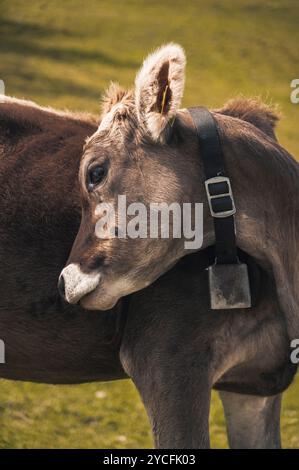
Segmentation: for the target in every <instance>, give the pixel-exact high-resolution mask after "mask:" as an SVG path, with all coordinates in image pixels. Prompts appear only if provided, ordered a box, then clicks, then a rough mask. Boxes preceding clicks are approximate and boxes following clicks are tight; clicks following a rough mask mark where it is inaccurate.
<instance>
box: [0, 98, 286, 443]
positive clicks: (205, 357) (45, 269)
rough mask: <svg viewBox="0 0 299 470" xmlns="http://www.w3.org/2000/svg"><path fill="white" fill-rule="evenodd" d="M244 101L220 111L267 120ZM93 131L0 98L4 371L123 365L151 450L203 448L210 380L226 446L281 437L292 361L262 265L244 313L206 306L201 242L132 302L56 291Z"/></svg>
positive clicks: (25, 375)
mask: <svg viewBox="0 0 299 470" xmlns="http://www.w3.org/2000/svg"><path fill="white" fill-rule="evenodd" d="M246 107H247V105H245V104H244V105H243V106H240V107H239V108H236V107H235V105H233V104H231V105H230V106H229V107H228V109H227V110H226V111H225V114H229V113H231V114H232V115H235V116H236V115H237V116H239V117H240V118H243V117H244V118H245V119H248V120H257V122H258V124H260V126H261V127H262V126H263V123H265V125H267V126H269V119H268V117H267V113H266V111H265V110H260V109H259V108H258V107H256V106H255V108H254V109H251V111H250V112H248V113H246V111H245V108H246ZM243 114H245V116H243ZM242 123H244V125H246V123H245V122H243V121H242ZM270 127H271V126H270ZM96 128H97V125H96V120H95V119H94V118H93V117H92V116H87V115H78V114H66V113H61V112H57V111H54V110H52V109H46V108H41V107H39V106H37V105H35V104H34V103H31V102H28V101H21V100H16V99H13V98H7V97H1V100H0V156H1V159H0V183H1V186H0V187H1V190H0V202H1V212H0V219H1V223H0V236H1V243H0V259H1V284H0V285H1V301H0V338H2V339H3V340H4V342H5V347H6V363H5V364H0V368H1V369H0V370H1V377H3V378H7V379H14V380H15V379H17V380H30V381H36V382H46V383H80V382H89V381H101V380H110V379H121V378H124V377H126V373H125V371H124V370H123V366H124V368H125V370H126V372H127V373H128V374H129V375H130V376H131V377H132V379H133V380H134V382H135V383H136V385H137V387H138V389H139V390H140V391H141V395H142V398H143V400H144V402H145V405H146V408H147V410H148V413H149V416H150V419H151V422H152V425H153V432H154V436H155V440H156V445H157V446H160V447H207V446H208V442H209V436H208V415H209V400H210V392H211V387H212V386H214V387H215V388H218V389H221V390H224V391H225V392H223V393H224V395H223V401H224V406H225V411H226V414H227V425H228V432H229V439H230V443H231V446H234V447H236V446H239V447H240V446H243V447H244V446H245V447H277V446H279V442H280V441H279V409H280V392H282V391H283V390H284V389H285V388H286V387H287V386H288V385H289V383H290V381H291V380H292V376H293V373H294V369H293V367H292V366H291V365H290V364H289V361H288V358H289V338H288V335H287V333H286V326H285V321H284V318H283V316H282V315H281V312H280V310H279V308H278V307H277V305H278V304H277V298H276V292H275V287H274V283H273V280H272V277H271V276H269V275H268V274H267V273H266V271H265V270H262V271H261V281H260V289H259V290H258V289H257V292H256V302H255V303H256V306H255V307H254V308H253V309H252V310H250V311H245V310H244V311H235V312H234V311H227V312H225V311H224V312H217V313H215V312H211V311H210V309H209V300H208V290H207V280H206V273H205V269H204V268H205V267H206V266H207V265H209V264H210V263H211V259H212V258H213V253H212V252H211V251H210V249H208V250H205V251H204V252H199V253H195V254H192V255H191V256H187V257H185V258H184V259H182V260H181V261H180V262H179V263H177V265H176V266H175V267H174V268H173V269H171V270H170V271H169V272H168V273H166V274H164V275H163V276H161V277H160V279H158V280H157V281H156V282H155V283H153V284H152V285H151V286H150V287H149V288H147V289H145V290H143V291H140V292H138V293H136V294H134V295H131V296H130V297H129V299H130V304H129V303H128V302H127V299H128V298H126V299H125V300H121V301H119V302H118V304H117V306H116V307H114V308H113V309H112V310H109V311H101V312H99V311H94V312H91V311H86V310H84V309H83V308H82V307H80V306H79V305H69V304H67V303H66V302H64V301H63V300H62V299H61V298H60V297H59V295H58V293H57V277H58V275H59V272H60V271H61V269H62V267H63V265H64V264H65V262H66V260H67V257H68V254H69V251H70V249H71V246H72V243H73V240H74V238H75V235H76V233H77V231H78V227H79V223H80V214H81V209H80V201H79V184H78V181H77V174H78V169H79V163H80V158H81V151H82V146H83V143H84V141H85V138H86V136H89V135H92V134H93V133H94V132H95V131H96ZM271 129H272V127H271ZM255 270H256V268H255V267H254V266H253V273H254V272H255ZM253 278H254V279H256V276H253ZM253 289H254V286H253ZM126 318H127V322H126V325H125V332H123V327H124V323H125V320H126ZM120 347H121V361H122V364H121V362H120V359H119V351H120ZM239 406H241V410H242V411H240V407H239Z"/></svg>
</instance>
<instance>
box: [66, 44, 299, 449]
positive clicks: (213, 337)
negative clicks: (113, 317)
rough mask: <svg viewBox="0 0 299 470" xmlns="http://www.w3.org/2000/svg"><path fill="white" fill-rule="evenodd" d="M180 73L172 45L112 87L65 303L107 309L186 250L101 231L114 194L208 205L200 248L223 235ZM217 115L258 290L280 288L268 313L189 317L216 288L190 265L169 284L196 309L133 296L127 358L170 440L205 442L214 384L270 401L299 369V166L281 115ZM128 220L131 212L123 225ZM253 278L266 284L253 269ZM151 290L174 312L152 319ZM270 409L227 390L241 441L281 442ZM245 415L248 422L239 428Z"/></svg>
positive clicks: (233, 428)
mask: <svg viewBox="0 0 299 470" xmlns="http://www.w3.org/2000/svg"><path fill="white" fill-rule="evenodd" d="M184 68H185V55H184V51H183V50H182V48H181V47H180V46H178V45H175V44H169V45H166V46H164V47H162V48H160V49H158V50H157V51H156V52H155V53H153V54H152V55H150V56H149V57H148V58H147V59H146V60H145V62H144V64H143V66H142V68H141V70H140V72H139V73H138V75H137V77H136V82H135V90H134V91H125V90H122V89H120V88H118V87H116V86H112V87H111V88H110V89H109V90H108V92H107V95H106V100H105V103H104V109H103V114H102V117H101V123H100V125H99V128H98V129H97V131H96V132H95V133H94V134H93V136H92V137H90V139H89V140H88V141H87V144H86V146H85V149H84V154H83V158H82V160H81V165H80V172H79V181H80V190H81V199H82V207H83V212H82V220H81V226H80V230H79V232H78V235H77V238H76V240H75V243H74V245H73V248H72V252H71V254H70V257H69V260H68V262H67V265H66V267H65V268H64V270H63V271H62V274H61V276H60V290H61V292H62V295H63V296H64V297H65V298H66V299H67V300H68V301H69V302H70V303H77V302H80V304H81V305H82V306H84V307H85V308H87V309H101V310H106V309H109V308H112V307H113V306H114V305H116V303H117V301H118V300H119V299H120V298H121V297H123V296H126V295H128V294H131V293H133V292H135V291H139V290H141V289H143V288H145V287H146V286H148V285H149V284H152V283H153V282H154V281H155V280H156V279H157V278H159V277H160V276H161V275H162V274H163V273H165V272H167V271H168V270H169V269H170V268H171V267H173V265H174V264H175V263H176V262H178V260H180V259H181V258H182V257H184V256H185V255H186V254H188V250H187V249H186V247H185V241H186V240H185V239H184V237H175V236H170V237H168V238H162V237H160V238H159V237H158V238H155V237H150V236H144V237H140V238H135V237H123V235H122V234H121V236H119V227H120V223H119V218H118V219H117V220H114V221H113V222H112V223H110V219H109V220H107V221H105V224H104V225H103V230H104V232H105V231H106V232H105V233H106V236H105V237H99V236H98V233H97V226H98V224H99V222H101V220H102V219H104V220H106V219H105V218H107V210H103V209H102V203H103V202H105V203H106V204H109V205H110V207H111V206H112V207H117V205H118V197H119V195H126V197H127V202H128V204H131V203H135V202H136V201H137V202H138V203H143V205H144V206H145V207H148V206H149V205H150V204H151V203H152V202H154V203H161V202H164V203H167V205H170V204H172V203H174V202H176V203H179V204H180V205H181V206H182V205H183V204H184V203H186V202H188V203H192V204H195V203H196V202H198V201H201V202H203V203H204V214H203V222H204V242H203V246H202V249H206V248H207V247H209V246H212V245H213V243H214V230H213V224H212V218H211V216H210V214H209V211H208V208H207V204H205V201H206V195H205V189H204V185H203V183H202V182H203V180H204V176H203V166H202V162H201V161H200V158H199V155H200V148H199V142H198V138H197V134H196V132H195V129H194V123H193V121H192V119H191V116H190V114H189V112H188V110H184V109H181V110H180V109H179V106H180V102H181V98H182V95H183V88H184V79H185V71H184ZM214 117H215V120H216V122H217V125H218V128H219V134H220V138H221V142H222V148H223V153H224V157H225V161H226V167H227V169H228V174H229V175H230V178H231V181H232V186H233V192H234V196H235V201H236V205H237V214H236V226H237V242H238V246H239V248H240V249H242V250H243V251H244V252H245V253H246V254H247V256H249V257H250V259H251V260H253V262H254V263H256V264H259V266H260V267H261V268H262V270H263V276H262V277H263V278H264V285H263V288H262V289H263V295H266V297H267V296H268V295H269V296H270V297H271V296H272V302H274V303H273V304H272V309H270V310H268V308H267V307H265V310H266V311H267V314H266V318H267V320H266V319H265V317H264V314H265V310H264V307H262V305H263V303H261V301H258V302H257V304H256V308H257V310H255V311H254V310H251V311H246V310H245V311H237V312H236V311H235V312H226V313H225V312H221V314H220V313H219V312H218V313H217V316H216V314H215V312H209V313H208V314H207V315H204V314H200V315H199V317H196V315H195V313H194V312H195V311H196V312H199V311H202V308H203V303H200V302H198V303H197V302H196V301H195V298H196V292H197V293H198V292H199V291H201V292H202V301H203V299H204V297H205V292H206V291H207V286H206V284H205V282H204V279H202V283H201V284H200V283H199V282H198V283H192V281H191V279H190V276H191V274H189V271H188V275H187V274H184V275H183V274H182V275H181V277H179V279H178V280H177V282H176V281H175V280H173V278H172V276H173V275H172V274H168V275H166V279H169V278H170V279H171V284H172V292H173V295H174V296H177V295H180V293H181V297H180V301H179V306H180V308H181V307H182V306H183V305H184V306H185V309H187V310H188V306H187V303H189V308H190V311H192V315H191V314H190V317H189V315H188V314H186V313H185V314H184V316H183V315H182V312H180V317H179V319H178V315H177V314H174V315H173V314H171V313H170V311H169V308H168V303H169V297H168V296H167V295H166V293H165V298H166V300H163V299H161V293H159V294H157V296H155V293H154V292H155V288H156V284H154V286H152V287H150V288H148V289H146V290H145V291H143V292H142V293H141V294H135V296H134V299H133V301H132V304H131V306H132V305H134V306H136V305H137V306H138V308H135V309H134V312H138V315H136V314H131V315H129V318H128V323H127V326H126V329H125V334H124V337H123V341H122V346H121V360H122V363H123V366H124V368H125V370H126V372H127V373H128V374H129V375H130V376H131V377H132V378H133V380H134V382H135V383H136V385H137V387H138V389H139V391H140V393H141V396H142V398H143V401H144V403H145V406H146V408H147V410H148V413H149V416H150V418H151V422H152V426H153V430H154V435H155V440H156V443H157V445H158V446H161V447H163V446H166V447H167V446H178V447H185V446H189V447H191V446H196V445H197V446H206V445H207V443H208V432H207V422H208V409H209V406H208V404H209V397H210V389H211V387H212V386H214V385H215V384H216V386H217V387H218V388H222V389H225V390H226V391H227V390H228V391H241V392H243V393H246V394H248V393H254V394H257V395H258V394H263V395H271V394H272V393H277V391H278V389H277V385H278V383H280V384H281V383H282V382H284V379H286V377H288V379H287V380H286V381H287V382H288V380H289V378H290V376H289V375H288V374H289V373H290V375H292V374H291V371H294V369H295V365H293V364H291V362H290V352H291V350H290V344H291V340H292V339H294V338H296V337H298V335H299V317H298V308H299V300H298V290H297V287H298V249H297V248H298V241H297V237H296V235H297V234H298V207H299V191H298V181H299V179H298V177H299V168H298V164H297V163H296V162H295V160H294V159H293V158H292V157H291V156H290V155H289V154H288V153H287V152H286V151H285V150H284V149H283V148H282V147H281V146H280V145H279V144H278V142H277V140H276V139H275V136H274V124H275V122H276V120H277V118H276V115H275V114H274V113H273V112H272V111H271V110H269V109H268V108H267V107H265V106H264V105H259V104H258V103H256V102H238V103H237V104H234V103H233V104H230V105H228V106H227V107H226V108H224V109H222V110H220V111H218V112H215V113H214ZM290 194H291V196H290ZM99 208H100V209H99ZM130 215H132V214H130ZM130 215H129V214H126V223H127V226H129V224H130V222H131V220H132V218H131V217H130ZM119 217H120V216H119ZM113 230H114V234H113V235H112V233H113ZM115 234H116V236H114V235H115ZM190 272H191V270H190ZM252 277H253V280H257V273H256V272H255V273H254V274H253V276H252ZM163 279H165V278H163ZM160 282H162V281H160ZM164 282H165V281H164ZM190 286H192V288H190ZM203 286H205V287H204V288H203ZM228 289H229V286H227V290H228ZM270 292H271V293H270ZM191 294H193V297H191ZM146 296H148V302H147V303H146V305H147V307H145V310H148V312H147V315H145V314H144V313H143V315H141V313H140V312H139V311H138V310H139V309H140V308H141V305H143V306H144V305H145V304H144V298H145V297H146ZM156 298H158V299H160V300H162V302H163V304H164V308H165V310H166V311H167V314H168V315H167V317H166V319H165V317H164V315H161V313H160V314H159V315H160V316H159V315H158V313H157V311H156V310H155V309H154V314H153V313H152V310H153V306H152V304H151V302H152V300H153V299H156ZM136 299H137V300H136ZM140 299H142V302H141V300H140ZM171 305H173V302H171ZM195 305H196V309H195ZM205 305H206V308H208V307H207V303H205ZM278 305H280V307H281V310H280V308H279V306H278ZM260 309H262V312H263V313H261V310H260ZM257 312H258V314H257V315H256V313H257ZM163 313H164V312H163ZM170 317H171V318H170ZM203 318H205V325H204V326H203V325H202V321H203ZM244 329H245V330H244ZM245 331H246V333H244V332H245ZM270 364H271V366H270ZM269 366H270V369H271V370H272V372H270V371H269V369H268V367H269ZM272 368H274V369H272ZM267 369H268V370H267ZM274 370H275V372H274ZM235 374H236V375H235ZM239 374H240V375H239ZM236 376H238V379H236ZM253 377H255V380H256V382H255V386H254V387H253V388H251V386H250V385H249V382H250V383H252V379H253ZM282 377H284V379H282ZM219 380H220V382H219ZM236 381H237V382H238V386H236ZM281 381H282V382H281ZM257 383H258V384H259V385H258V386H257ZM270 384H271V385H270ZM284 385H286V382H284ZM272 386H273V389H272V391H271V390H270V389H271V387H272ZM230 387H231V388H230ZM265 403H268V402H267V400H265V399H263V400H262V401H259V399H256V398H255V399H248V397H237V398H236V399H235V400H234V399H232V396H231V395H227V394H226V393H225V394H224V405H225V408H226V414H227V418H228V426H229V428H230V442H231V444H232V445H233V446H237V445H243V446H249V447H250V446H266V445H268V446H271V445H274V441H275V445H278V440H279V439H274V441H273V435H274V434H275V432H274V431H273V430H275V429H277V417H276V418H273V416H270V417H269V415H268V412H265V409H264V406H265ZM271 403H272V404H273V402H271ZM241 404H243V405H244V406H241ZM272 404H271V405H270V408H271V406H272ZM240 406H241V409H240ZM253 410H259V411H260V413H256V414H255V412H254V411H253ZM268 411H269V409H268ZM270 415H271V413H270ZM249 416H251V418H249ZM261 416H263V417H264V418H261ZM265 416H268V418H269V422H270V424H269V423H268V426H270V428H267V426H266V425H265V421H264V419H265ZM268 418H267V419H268ZM250 419H251V420H252V421H250ZM243 420H248V421H247V424H246V425H244V430H243V431H240V428H239V426H240V425H241V422H242V421H243ZM249 428H251V433H250V432H249ZM265 428H267V433H266V434H267V435H268V438H269V436H271V437H270V438H269V440H267V439H268V438H266V437H265ZM276 437H277V436H276Z"/></svg>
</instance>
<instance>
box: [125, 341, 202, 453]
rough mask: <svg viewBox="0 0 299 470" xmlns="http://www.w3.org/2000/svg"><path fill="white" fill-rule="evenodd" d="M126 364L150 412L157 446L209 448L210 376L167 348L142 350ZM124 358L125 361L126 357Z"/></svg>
mask: <svg viewBox="0 0 299 470" xmlns="http://www.w3.org/2000/svg"><path fill="white" fill-rule="evenodd" d="M139 352H140V354H138V353H137V351H136V355H134V356H133V357H132V356H131V357H130V358H128V353H127V352H126V353H125V355H124V353H122V354H121V358H122V359H123V366H124V368H125V370H126V372H127V374H128V375H129V376H130V377H131V378H132V380H133V382H134V383H135V385H136V387H137V389H138V391H139V393H140V396H141V398H142V401H143V403H144V406H145V408H146V411H147V413H148V416H149V419H150V423H151V427H152V432H153V436H154V442H155V447H156V448H160V449H175V448H189V449H190V448H208V447H209V410H210V393H211V391H210V386H209V380H208V377H207V376H206V375H205V374H202V373H199V370H198V368H197V369H196V370H192V368H193V367H194V366H193V365H192V364H191V363H190V362H188V361H184V360H183V361H182V358H179V357H178V356H177V355H176V354H171V353H170V352H169V354H167V353H166V352H165V350H164V351H161V350H160V351H159V347H157V350H156V352H153V351H152V352H149V351H148V350H146V352H144V353H143V352H142V351H139ZM124 357H125V360H124Z"/></svg>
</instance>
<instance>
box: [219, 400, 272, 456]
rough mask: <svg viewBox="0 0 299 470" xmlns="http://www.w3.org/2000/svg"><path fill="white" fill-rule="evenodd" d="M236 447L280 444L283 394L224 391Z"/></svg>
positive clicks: (228, 423) (230, 437)
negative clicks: (264, 394)
mask: <svg viewBox="0 0 299 470" xmlns="http://www.w3.org/2000/svg"><path fill="white" fill-rule="evenodd" d="M220 397H221V400H222V404H223V408H224V413H225V418H226V428H227V434H228V440H229V445H230V447H231V448H232V449H278V448H280V445H281V444H280V405H281V395H275V396H273V397H258V396H254V395H241V394H239V393H231V392H220Z"/></svg>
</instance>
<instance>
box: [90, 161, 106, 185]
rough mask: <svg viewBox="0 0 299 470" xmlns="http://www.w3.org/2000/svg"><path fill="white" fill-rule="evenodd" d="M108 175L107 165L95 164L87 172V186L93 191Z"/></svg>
mask: <svg viewBox="0 0 299 470" xmlns="http://www.w3.org/2000/svg"><path fill="white" fill-rule="evenodd" d="M105 176H106V167H105V166H102V165H95V166H93V167H91V168H89V170H88V172H87V188H88V191H92V190H93V189H94V188H95V187H96V186H98V185H99V184H100V183H101V182H102V181H103V179H104V178H105Z"/></svg>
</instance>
